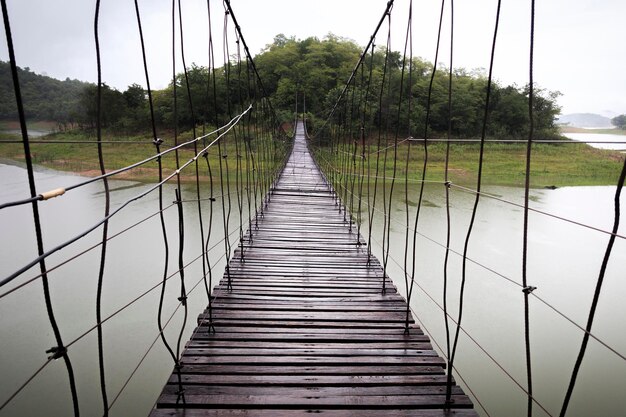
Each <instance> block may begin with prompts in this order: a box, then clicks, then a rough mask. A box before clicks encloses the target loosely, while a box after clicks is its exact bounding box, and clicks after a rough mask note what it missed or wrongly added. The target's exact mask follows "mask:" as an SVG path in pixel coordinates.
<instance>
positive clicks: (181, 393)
mask: <svg viewBox="0 0 626 417" xmlns="http://www.w3.org/2000/svg"><path fill="white" fill-rule="evenodd" d="M177 83H178V81H177V77H176V0H172V89H173V98H174V146H177V145H178V97H177ZM175 158H176V185H177V188H176V189H175V195H176V200H175V201H176V205H177V207H178V210H177V212H178V274H179V276H180V297H179V301H180V302H181V303H183V304H186V297H187V296H186V291H185V270H184V262H183V254H184V248H185V231H184V222H183V204H182V197H181V189H182V188H181V182H180V159H179V152H178V149H176V152H175ZM186 321H187V314H186V309H185V320H184V321H183V325H182V326H181V329H180V332H179V335H178V340H177V342H176V354H175V360H174V367H175V370H176V376H177V379H178V392H177V393H176V396H177V397H176V402H179V401H180V400H182V402H183V404H185V403H186V401H185V390H184V388H183V381H182V375H181V372H180V371H181V364H180V344H181V341H182V334H183V332H184V330H185V325H186Z"/></svg>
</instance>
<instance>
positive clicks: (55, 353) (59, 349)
mask: <svg viewBox="0 0 626 417" xmlns="http://www.w3.org/2000/svg"><path fill="white" fill-rule="evenodd" d="M46 353H52V355H50V356H48V359H54V360H55V361H56V360H57V359H59V358H62V357H63V356H64V355H65V354H66V353H67V348H66V347H65V346H55V347H51V348H50V349H48V350H46Z"/></svg>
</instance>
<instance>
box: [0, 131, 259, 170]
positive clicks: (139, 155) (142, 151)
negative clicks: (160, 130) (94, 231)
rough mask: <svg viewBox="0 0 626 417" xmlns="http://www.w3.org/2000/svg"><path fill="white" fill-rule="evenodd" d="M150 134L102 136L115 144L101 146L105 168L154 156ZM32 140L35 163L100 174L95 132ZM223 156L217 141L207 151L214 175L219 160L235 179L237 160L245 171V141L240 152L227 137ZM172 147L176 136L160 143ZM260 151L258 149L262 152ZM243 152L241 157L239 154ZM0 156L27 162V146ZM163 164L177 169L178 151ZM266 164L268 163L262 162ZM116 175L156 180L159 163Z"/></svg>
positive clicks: (185, 157) (1, 148) (186, 154)
mask: <svg viewBox="0 0 626 417" xmlns="http://www.w3.org/2000/svg"><path fill="white" fill-rule="evenodd" d="M191 137H192V135H191V132H184V133H182V134H181V135H180V136H179V138H178V141H179V143H180V142H184V141H188V140H190V139H191ZM16 139H17V140H19V139H20V137H19V136H17V135H11V134H6V133H0V141H7V140H16ZM151 139H152V138H151V137H149V136H134V137H122V136H110V135H107V134H104V135H103V141H113V142H115V143H105V144H103V145H102V153H103V159H104V161H105V167H106V169H107V171H112V170H116V169H119V168H122V167H126V166H128V165H131V164H134V163H136V162H138V161H141V160H144V159H147V158H149V157H152V156H154V155H155V146H154V145H153V144H152V143H151ZM214 139H215V137H212V138H208V139H207V144H208V143H210V142H211V141H212V140H214ZM46 140H51V141H52V140H54V141H62V142H63V141H90V143H85V144H76V143H37V142H36V141H46ZM36 141H35V140H33V143H31V145H30V146H31V156H32V159H33V163H35V164H37V165H41V166H45V167H47V168H52V169H56V170H60V171H70V172H75V173H78V174H81V175H85V176H97V175H100V168H99V162H98V151H97V146H96V138H95V135H93V134H88V133H85V132H80V131H73V132H66V133H56V134H52V135H48V136H45V137H43V138H36ZM254 143H255V145H256V146H261V145H262V144H261V143H260V141H255V142H254ZM221 145H222V152H221V154H222V155H225V156H226V157H225V158H224V157H223V158H220V157H219V152H218V147H217V144H216V145H215V146H213V147H211V148H210V149H209V151H208V160H209V162H210V164H211V170H212V174H213V175H214V176H217V175H219V171H220V162H221V163H222V168H223V170H226V166H227V165H228V174H229V175H230V176H231V177H232V178H233V179H234V178H235V175H236V172H237V161H239V164H240V166H241V169H242V171H243V172H245V170H246V164H247V162H246V156H245V149H243V143H242V141H240V143H239V147H240V148H239V152H237V147H236V144H235V141H234V140H233V138H232V137H229V136H226V137H225V138H224V139H223V141H222V142H221ZM172 146H173V139H170V140H166V141H165V142H164V143H163V145H161V151H162V152H163V151H166V150H167V149H169V148H171V147H172ZM204 146H205V145H203V143H202V142H199V143H198V151H200V150H202V149H203V147H204ZM259 151H260V150H258V152H259ZM178 153H179V163H180V165H182V164H184V163H186V162H187V161H189V160H190V159H192V158H193V157H194V156H195V152H194V149H193V145H190V146H187V147H185V148H182V149H180V150H179V151H178ZM238 154H239V155H240V157H239V158H238V157H237V155H238ZM0 158H7V159H11V160H15V161H24V149H23V146H22V144H21V143H0ZM161 161H162V165H163V175H164V176H167V175H169V174H171V173H173V172H174V171H175V170H176V153H175V152H173V151H172V152H170V153H168V154H167V155H164V156H163V157H162V158H161ZM199 162H200V165H199V166H200V172H201V177H203V178H204V179H205V180H206V178H207V175H208V168H207V164H206V162H204V161H203V160H202V159H199ZM256 162H257V163H260V164H261V165H260V166H259V169H262V167H263V166H266V165H267V164H268V163H266V162H264V161H263V158H262V156H258V157H257V161H256ZM263 164H265V165H263ZM181 174H182V180H183V181H186V182H189V181H195V166H194V164H193V163H192V164H191V165H190V166H189V167H187V168H186V169H185V170H183V171H182V172H181ZM116 178H121V179H133V180H138V181H146V182H153V181H154V182H156V181H157V180H158V163H157V161H156V160H153V161H150V162H147V163H146V164H144V165H142V166H141V167H138V168H135V169H133V170H131V171H128V172H125V173H123V174H121V175H119V176H116Z"/></svg>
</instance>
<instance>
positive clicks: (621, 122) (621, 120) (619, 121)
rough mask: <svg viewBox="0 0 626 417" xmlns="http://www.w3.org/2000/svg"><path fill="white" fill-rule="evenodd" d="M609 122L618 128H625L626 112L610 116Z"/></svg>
mask: <svg viewBox="0 0 626 417" xmlns="http://www.w3.org/2000/svg"><path fill="white" fill-rule="evenodd" d="M611 123H612V124H613V126H617V128H618V129H622V130H626V114H620V115H619V116H617V117H614V118H612V119H611Z"/></svg>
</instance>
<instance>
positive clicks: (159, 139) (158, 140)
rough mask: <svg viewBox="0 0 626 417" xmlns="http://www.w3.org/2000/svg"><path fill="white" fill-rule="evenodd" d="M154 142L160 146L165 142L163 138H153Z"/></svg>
mask: <svg viewBox="0 0 626 417" xmlns="http://www.w3.org/2000/svg"><path fill="white" fill-rule="evenodd" d="M152 143H153V144H154V145H155V146H159V145H160V144H162V143H163V139H161V138H156V139H153V140H152Z"/></svg>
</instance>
